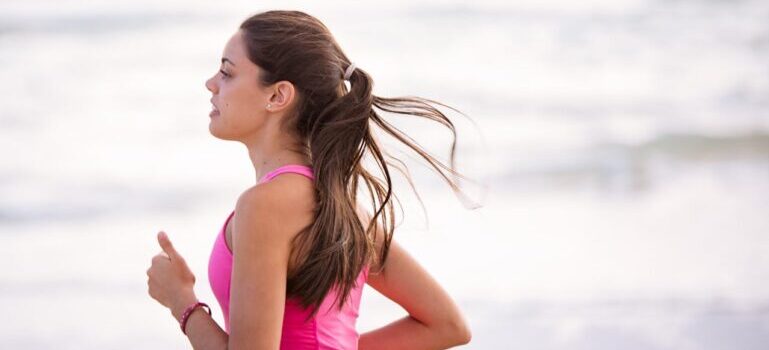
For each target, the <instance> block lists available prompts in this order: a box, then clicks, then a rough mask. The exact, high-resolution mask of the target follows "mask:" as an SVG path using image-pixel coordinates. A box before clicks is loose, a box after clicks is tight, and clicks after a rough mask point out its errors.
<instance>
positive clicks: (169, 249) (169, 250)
mask: <svg viewBox="0 0 769 350" xmlns="http://www.w3.org/2000/svg"><path fill="white" fill-rule="evenodd" d="M158 243H160V248H162V249H163V251H164V252H166V254H168V257H169V258H171V259H178V258H179V257H180V255H179V253H177V252H176V248H174V245H173V244H171V240H170V239H169V238H168V235H167V234H166V233H165V232H163V231H160V232H159V233H158Z"/></svg>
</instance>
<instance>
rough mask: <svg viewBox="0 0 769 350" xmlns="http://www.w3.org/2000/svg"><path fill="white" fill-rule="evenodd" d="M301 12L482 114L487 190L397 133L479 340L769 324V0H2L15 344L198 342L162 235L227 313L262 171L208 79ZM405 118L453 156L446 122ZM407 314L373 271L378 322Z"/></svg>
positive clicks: (584, 342) (736, 333) (768, 338)
mask: <svg viewBox="0 0 769 350" xmlns="http://www.w3.org/2000/svg"><path fill="white" fill-rule="evenodd" d="M278 8H282V9H298V10H302V11H305V12H307V13H309V14H311V15H313V16H316V17H318V18H319V19H320V20H321V21H322V22H324V24H326V25H327V26H328V27H329V29H330V30H331V32H332V34H334V36H335V37H336V39H337V41H338V42H339V43H340V45H341V47H342V48H343V49H344V50H345V53H346V54H347V56H349V57H351V59H352V60H353V61H354V62H355V63H356V65H357V66H358V67H360V68H362V69H364V70H366V72H368V73H369V74H370V75H371V76H372V77H373V79H374V81H375V86H374V94H376V95H380V96H403V95H416V96H422V97H426V98H430V99H434V100H437V101H441V102H443V103H446V104H448V105H449V106H452V107H456V108H457V109H458V110H460V111H462V112H463V113H465V114H466V115H468V116H469V118H470V120H467V119H466V118H464V117H462V116H461V115H459V114H457V113H453V112H451V111H448V110H447V111H446V112H447V114H448V115H449V117H450V118H452V121H455V122H456V125H457V129H458V139H457V142H458V144H457V145H458V149H457V164H458V167H459V171H460V172H463V173H466V174H467V175H469V176H470V177H471V178H472V179H475V180H476V181H477V182H478V183H479V184H481V185H482V186H481V187H478V186H474V185H473V184H471V183H465V185H467V187H465V189H466V190H467V194H468V196H469V197H470V199H471V200H473V201H478V202H480V203H481V204H483V206H482V207H480V208H478V209H475V210H468V208H467V207H466V206H464V205H463V204H467V203H464V202H463V201H462V200H461V198H460V197H458V196H456V195H455V194H453V193H452V192H451V190H450V188H449V187H448V186H446V184H444V183H443V182H442V180H441V179H440V178H439V177H438V176H436V175H435V174H434V173H433V172H432V171H430V170H429V169H428V168H427V167H426V166H425V165H424V164H423V163H420V162H418V161H417V160H416V156H415V155H413V154H410V153H408V152H406V153H403V150H404V148H403V147H402V146H399V145H397V144H394V143H392V142H391V141H392V140H389V141H388V140H385V142H387V149H388V151H390V150H391V151H392V152H391V153H392V154H393V155H395V156H397V157H399V158H401V159H403V160H404V161H405V162H406V163H407V164H408V165H409V170H410V171H411V174H412V176H413V178H414V182H415V184H416V186H417V190H418V191H419V194H420V196H421V199H422V200H423V201H424V203H425V206H426V210H427V213H426V214H427V216H426V217H425V216H424V215H423V213H422V208H421V207H420V205H419V203H418V201H417V200H416V197H414V195H413V194H412V193H411V190H410V188H409V186H408V185H407V184H406V182H405V181H403V180H404V179H403V178H402V177H400V176H399V175H396V183H395V189H396V191H397V194H398V197H399V199H401V200H402V202H403V205H404V212H405V216H404V217H402V218H400V217H399V220H400V219H402V222H400V224H399V226H398V228H397V230H396V234H395V239H396V240H398V241H399V242H400V243H402V244H403V245H404V246H405V247H406V248H407V249H408V250H409V252H410V253H411V254H412V255H414V256H415V257H416V258H417V260H419V261H420V262H421V263H422V264H424V266H425V267H426V268H427V270H428V271H429V272H430V273H431V274H432V275H433V276H434V277H435V278H436V279H437V280H438V281H439V282H441V284H442V285H443V286H444V287H445V288H446V290H447V291H448V292H449V294H450V295H452V296H453V297H454V298H455V300H456V301H457V303H458V304H459V305H460V307H461V308H462V310H463V312H464V313H465V316H466V317H467V319H468V322H469V323H470V325H471V328H472V330H473V340H472V342H471V343H470V344H468V345H466V346H463V347H460V348H466V349H508V348H515V347H519V348H520V347H525V348H527V349H597V350H601V349H618V348H622V349H631V350H632V349H644V350H646V349H652V350H657V349H660V350H662V349H676V350H688V349H692V350H693V349H706V350H715V349H730V350H731V349H764V348H766V346H767V344H769V236H768V235H767V233H769V219H767V217H766V213H767V212H769V65H767V62H769V26H768V25H767V23H769V22H767V19H769V2H766V1H759V0H745V1H733V2H722V1H706V0H701V1H697V0H678V1H662V0H660V1H640V0H639V1H608V0H592V1H587V2H569V1H564V0H548V1H531V0H528V1H521V2H512V3H511V2H507V1H474V2H472V3H470V2H461V1H394V2H388V3H386V4H378V5H377V6H374V5H372V4H370V3H358V2H355V3H351V2H345V1H326V2H323V3H312V2H299V1H287V2H286V1H284V2H280V3H259V5H258V6H257V5H256V4H254V3H251V2H245V1H234V2H226V3H212V2H207V1H202V0H194V1H184V2H182V1H133V2H130V3H128V2H120V1H99V2H88V1H84V0H78V1H53V0H32V1H25V2H2V3H0V73H2V75H3V76H4V77H6V79H7V80H6V84H2V85H0V93H2V94H3V95H4V96H6V98H4V99H3V100H2V102H0V109H1V110H2V113H0V122H2V125H3V127H2V129H0V149H2V150H1V151H0V155H1V156H2V159H3V161H2V162H0V180H2V181H0V240H2V243H3V244H0V247H2V248H0V254H2V255H3V256H5V257H6V261H7V262H9V263H10V266H9V267H10V268H8V269H6V270H4V271H3V272H2V273H0V286H2V287H0V295H2V297H0V300H1V301H0V306H3V307H4V308H5V309H6V310H8V311H9V312H10V316H11V317H9V318H8V321H4V322H3V323H2V327H0V348H4V349H6V348H7V349H14V348H22V347H23V348H25V349H49V348H56V349H70V348H71V349H82V348H90V347H93V348H111V349H133V348H142V347H144V348H146V347H158V346H160V347H163V348H174V349H187V348H189V345H188V342H187V340H186V339H185V338H184V336H183V335H182V334H181V333H179V331H178V325H177V324H176V323H175V321H174V320H173V319H172V318H171V317H170V313H168V312H167V310H165V309H164V308H163V307H162V306H161V305H159V304H158V303H157V302H156V301H154V300H153V299H151V298H150V297H149V295H148V294H147V291H146V275H145V270H146V269H147V268H148V267H149V264H150V259H151V257H152V256H153V255H154V254H156V253H157V252H158V251H159V247H157V242H156V240H155V233H157V231H159V230H165V231H166V232H168V234H169V237H170V238H171V240H172V241H173V242H174V245H175V246H176V247H177V249H178V250H179V251H180V252H181V253H182V254H184V255H185V259H186V260H187V261H188V263H189V264H190V267H191V268H192V270H193V272H194V273H195V275H196V278H197V281H198V283H197V284H196V287H195V291H196V293H197V295H198V298H199V299H201V300H204V301H206V302H208V303H209V305H211V306H212V311H213V316H214V318H215V319H216V320H217V322H219V324H220V325H222V326H223V320H222V319H221V310H220V309H219V305H218V304H216V302H215V299H214V297H213V294H212V293H211V290H210V287H209V285H208V276H207V264H208V257H209V254H210V249H211V247H212V244H213V242H214V239H215V236H216V234H217V233H218V230H219V229H220V228H221V225H222V224H223V222H224V219H226V217H227V215H228V214H229V212H230V210H232V208H234V203H235V200H236V198H237V196H238V195H239V194H240V193H241V192H242V191H243V190H244V189H245V188H247V187H248V186H250V185H252V184H253V182H254V176H253V175H254V174H253V167H252V165H251V164H250V162H249V159H248V156H247V153H246V152H245V148H244V147H243V146H242V145H240V144H235V143H232V142H222V141H221V140H218V139H216V138H214V137H213V136H211V135H210V133H209V131H208V122H209V117H208V116H207V114H208V111H209V109H210V104H209V98H210V92H209V91H207V90H206V88H205V86H204V85H203V84H204V82H205V80H206V79H208V78H209V77H210V76H211V75H213V74H215V73H216V71H217V70H218V67H219V58H220V56H221V52H222V49H223V47H224V44H225V42H226V40H227V39H229V37H230V35H231V34H232V33H233V32H234V31H235V30H236V29H237V26H238V25H239V24H240V22H241V21H242V20H243V19H245V18H247V17H248V16H249V15H251V14H254V13H257V12H260V11H262V10H267V9H278ZM386 117H387V118H391V119H389V120H391V121H392V122H393V123H394V124H395V125H397V126H399V127H402V130H404V131H406V132H407V133H408V134H409V135H411V136H413V137H414V138H415V139H416V140H417V141H418V142H420V143H421V144H422V145H424V146H425V147H426V148H428V149H429V150H430V151H431V153H433V154H435V155H438V156H440V157H443V159H446V155H447V154H448V146H449V142H450V140H451V139H450V134H449V133H448V132H447V131H446V130H445V129H444V128H443V127H441V126H440V125H438V124H435V123H433V124H430V123H425V122H423V121H418V120H416V119H415V118H403V117H398V116H386ZM471 121H472V123H471ZM473 123H475V124H473ZM483 186H485V192H484V188H483ZM396 214H400V212H397V213H396ZM403 315H405V311H404V310H402V309H400V308H399V307H398V306H397V305H395V304H393V303H392V302H390V301H388V300H386V299H385V298H383V297H382V296H380V295H378V294H376V292H375V291H373V289H371V288H369V287H367V288H366V290H365V292H364V296H363V301H362V305H361V315H360V318H359V323H358V330H359V331H361V332H365V331H367V330H371V329H373V328H376V327H379V326H382V325H384V324H386V323H387V322H390V321H392V320H394V319H395V318H398V317H401V316H403ZM42 324H45V325H46V326H45V327H41V326H40V325H42Z"/></svg>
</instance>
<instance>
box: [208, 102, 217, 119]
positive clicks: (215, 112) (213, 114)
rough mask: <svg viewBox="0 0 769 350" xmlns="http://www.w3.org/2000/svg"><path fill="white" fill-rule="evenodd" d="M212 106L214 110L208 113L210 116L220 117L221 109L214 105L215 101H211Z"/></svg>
mask: <svg viewBox="0 0 769 350" xmlns="http://www.w3.org/2000/svg"><path fill="white" fill-rule="evenodd" d="M210 101H211V105H213V108H212V109H211V112H210V113H208V116H209V117H211V118H213V117H216V116H219V107H217V106H216V103H214V99H211V100H210Z"/></svg>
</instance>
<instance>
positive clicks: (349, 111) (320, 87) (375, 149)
mask: <svg viewBox="0 0 769 350" xmlns="http://www.w3.org/2000/svg"><path fill="white" fill-rule="evenodd" d="M240 30H242V31H243V34H244V35H243V37H244V41H245V44H246V48H247V51H248V52H247V53H248V57H249V59H250V60H251V61H252V62H253V63H254V64H256V65H257V66H259V67H260V68H261V69H262V70H263V72H264V73H263V74H262V76H261V77H260V79H261V82H260V83H261V84H263V85H265V86H267V85H270V84H273V83H275V82H278V81H283V80H285V81H289V82H291V83H292V84H293V85H294V86H295V88H296V89H297V91H298V93H297V98H298V102H297V105H296V106H297V107H296V110H295V111H294V113H292V115H291V116H290V117H289V118H287V121H286V123H285V124H284V127H285V128H286V131H287V132H292V133H294V134H295V135H296V136H297V137H298V139H299V140H301V141H302V142H303V145H302V147H303V148H302V149H301V150H299V151H301V152H304V154H306V155H308V156H309V158H310V160H311V163H312V167H313V171H314V174H315V191H316V193H317V199H318V202H317V206H316V211H315V218H314V219H315V220H314V221H313V223H312V224H310V225H309V226H308V227H306V228H305V229H304V230H303V231H302V232H300V233H299V234H298V235H297V236H296V237H295V240H294V248H295V249H294V250H293V251H294V253H296V252H298V251H301V252H302V254H301V255H302V259H301V260H298V265H297V268H296V269H295V271H294V272H292V273H291V274H290V275H289V276H288V281H287V294H288V295H289V296H295V297H299V298H300V300H301V302H302V304H303V306H304V307H310V306H312V307H313V310H314V312H317V306H318V305H320V303H321V302H322V300H323V299H324V297H325V296H326V294H327V293H328V292H329V291H330V290H331V289H332V288H339V290H338V291H339V293H338V295H339V298H338V299H337V300H335V302H337V303H338V306H339V307H341V306H342V305H343V304H344V302H345V301H346V299H347V297H348V295H349V292H350V290H351V289H352V288H353V287H354V286H355V281H356V279H357V277H358V275H359V274H360V272H361V271H362V269H363V268H364V267H365V265H367V264H368V263H370V262H373V261H376V262H378V265H379V266H383V265H384V261H385V259H386V258H387V252H388V249H389V246H390V241H391V239H392V235H393V230H394V223H395V218H394V215H393V202H392V201H391V197H393V196H394V194H393V192H392V181H391V176H390V168H389V166H392V167H395V168H396V169H398V170H400V171H401V172H403V169H404V168H405V165H404V164H403V162H401V161H399V160H398V159H397V158H394V157H390V156H389V155H387V154H386V153H385V152H384V151H383V149H382V148H381V146H380V144H379V143H378V142H377V141H376V140H375V138H374V134H373V133H372V128H371V126H372V125H376V126H378V127H379V128H381V129H382V130H383V131H384V132H386V133H387V134H389V135H391V136H392V137H394V138H395V139H397V140H399V141H400V142H402V143H403V144H405V145H407V146H408V147H409V148H411V149H412V150H414V151H415V152H416V153H417V154H419V155H420V156H421V157H422V158H423V159H424V160H426V161H427V162H428V163H429V164H430V166H432V167H433V168H434V169H435V170H437V171H438V174H440V175H441V177H442V178H443V179H444V180H445V181H446V182H447V183H448V184H449V185H450V186H451V188H452V190H454V191H455V192H459V187H458V185H457V183H456V182H455V180H453V178H452V177H451V176H449V175H454V176H459V177H461V178H464V177H463V176H462V175H460V174H459V173H457V172H456V171H455V170H454V152H455V148H456V131H455V128H454V124H453V123H452V122H451V121H450V120H449V119H448V118H447V117H446V116H445V115H444V114H443V113H442V112H441V111H440V110H438V109H437V108H436V107H434V106H433V105H431V103H432V104H434V105H440V106H443V107H446V108H450V109H452V110H454V111H456V110H455V109H453V108H451V107H448V106H446V105H443V104H441V103H438V102H435V101H432V100H427V99H423V98H419V97H399V98H385V97H379V96H375V95H373V94H372V85H373V81H372V79H371V77H370V76H369V75H368V74H367V73H366V71H364V70H363V69H361V68H356V69H355V70H354V71H353V72H352V75H351V76H350V78H349V84H350V88H349V91H348V88H347V86H346V85H345V84H344V80H343V74H344V72H345V70H346V69H347V68H348V67H349V65H350V64H351V62H350V60H349V59H348V58H347V56H346V55H345V54H344V52H342V49H341V48H340V47H339V45H338V44H337V42H336V40H335V39H334V37H333V36H332V35H331V32H330V31H329V30H328V28H326V26H325V25H323V23H321V22H320V21H319V20H318V19H316V18H314V17H312V16H310V15H308V14H306V13H303V12H299V11H268V12H263V13H258V14H256V15H253V16H251V17H249V18H248V19H246V20H245V21H244V22H243V23H242V24H241V25H240ZM375 108H377V109H379V110H381V111H384V112H388V113H396V114H403V115H414V116H418V117H422V118H427V119H429V120H433V121H436V122H438V123H440V124H442V125H444V126H445V127H447V128H448V129H449V130H450V131H451V133H452V136H453V140H452V144H451V151H450V158H449V159H450V166H446V165H445V164H443V163H442V162H440V161H439V160H437V159H435V158H434V157H433V156H431V155H430V154H428V153H427V152H426V151H425V150H424V149H422V148H421V147H420V146H419V145H418V144H417V143H416V142H415V141H414V140H413V139H412V138H410V137H409V136H408V135H406V134H404V133H403V132H402V131H400V130H399V129H397V128H396V127H394V126H393V125H392V124H390V123H388V122H387V121H386V120H384V119H382V117H381V116H380V114H379V113H377V112H376V111H375ZM457 112H458V111H457ZM460 114H461V113H460ZM367 152H368V153H369V154H371V155H372V156H373V159H374V161H375V162H376V164H377V167H378V168H379V170H380V171H381V173H382V174H383V175H384V180H381V179H380V178H378V177H376V176H374V175H373V174H372V173H370V172H369V171H368V170H366V169H364V167H363V165H362V164H361V160H362V159H363V157H364V155H366V153H367ZM385 156H387V158H389V159H390V161H388V160H386V159H385ZM392 162H397V163H399V164H400V165H401V166H402V167H400V166H398V165H395V164H394V163H392ZM405 176H406V178H407V179H408V181H409V183H410V184H411V180H410V178H409V177H408V175H405ZM359 181H362V183H363V184H364V185H365V188H366V189H367V190H368V193H369V194H370V199H371V204H372V206H373V208H375V209H376V210H375V212H374V215H373V217H372V218H371V221H370V222H369V223H368V225H367V227H365V228H364V227H363V224H362V223H361V221H360V218H359V216H358V214H357V211H356V207H357V190H358V185H359ZM412 188H413V184H412ZM417 197H418V194H417ZM396 200H397V197H396ZM377 220H380V221H381V228H382V230H383V232H384V239H383V243H382V246H381V250H380V251H379V252H377V251H376V247H375V245H374V241H375V234H376V232H375V229H376V224H377ZM314 312H313V314H314Z"/></svg>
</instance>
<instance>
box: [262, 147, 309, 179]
mask: <svg viewBox="0 0 769 350" xmlns="http://www.w3.org/2000/svg"><path fill="white" fill-rule="evenodd" d="M247 148H248V156H249V158H251V163H252V164H253V166H254V175H255V176H256V182H257V183H258V182H259V180H261V179H262V177H264V175H266V174H267V173H269V172H270V171H273V170H275V169H277V168H280V167H282V166H284V165H288V164H299V165H306V166H309V165H310V161H309V159H308V158H307V157H306V156H305V155H303V154H300V153H297V152H294V151H292V150H291V149H289V147H288V146H287V145H285V144H281V143H267V142H265V143H261V144H251V145H247Z"/></svg>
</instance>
